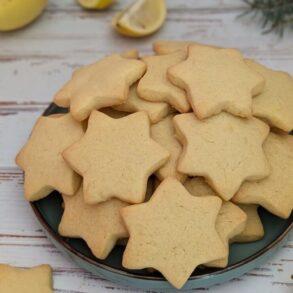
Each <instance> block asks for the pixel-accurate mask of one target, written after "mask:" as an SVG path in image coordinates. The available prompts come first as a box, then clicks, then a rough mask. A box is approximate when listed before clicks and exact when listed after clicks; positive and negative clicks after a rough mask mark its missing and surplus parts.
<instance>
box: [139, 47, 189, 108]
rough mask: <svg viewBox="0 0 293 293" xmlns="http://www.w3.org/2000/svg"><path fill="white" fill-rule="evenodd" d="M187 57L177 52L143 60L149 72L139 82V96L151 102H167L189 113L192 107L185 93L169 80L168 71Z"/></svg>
mask: <svg viewBox="0 0 293 293" xmlns="http://www.w3.org/2000/svg"><path fill="white" fill-rule="evenodd" d="M185 55H186V54H185V53H182V52H175V53H173V54H169V55H163V56H148V57H144V58H142V60H143V61H144V62H145V63H146V65H147V71H146V74H145V75H144V76H143V77H142V78H141V79H140V81H139V82H138V86H137V93H138V95H139V96H140V97H141V98H143V99H145V100H148V101H151V102H166V103H168V104H170V105H171V106H172V107H174V108H175V109H176V110H177V111H179V112H181V113H184V112H188V111H189V109H190V105H189V103H188V101H187V98H186V94H185V92H184V91H183V90H182V89H180V88H178V87H176V86H175V85H173V84H172V83H171V82H170V81H169V80H168V79H167V69H168V68H169V67H170V66H172V65H174V64H178V63H179V62H181V61H183V60H184V59H185V57H186V56H185Z"/></svg>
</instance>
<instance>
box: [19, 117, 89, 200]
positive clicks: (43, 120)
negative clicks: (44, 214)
mask: <svg viewBox="0 0 293 293" xmlns="http://www.w3.org/2000/svg"><path fill="white" fill-rule="evenodd" d="M83 134H84V130H83V127H82V124H80V123H79V122H77V121H75V120H74V119H73V118H72V117H71V115H70V114H65V115H61V114H59V115H51V116H47V117H44V116H42V117H40V118H39V119H38V121H37V122H36V124H35V126H34V128H33V130H32V133H31V136H30V138H29V140H28V142H27V143H26V144H25V146H24V147H23V148H22V149H21V151H20V152H19V154H18V155H17V157H16V164H17V165H18V166H19V167H20V168H21V169H22V170H23V171H24V173H25V178H24V195H25V198H26V199H27V200H29V201H34V200H38V199H41V198H44V197H46V196H47V195H48V194H50V193H51V192H52V191H53V190H55V189H56V190H58V191H59V192H61V193H65V194H68V195H72V194H74V193H75V192H76V190H77V189H78V187H79V185H80V182H81V178H80V176H79V175H78V174H76V173H75V172H74V171H73V170H72V169H71V168H70V166H69V165H68V164H67V163H66V162H65V161H64V159H63V157H62V155H61V153H62V152H63V151H64V150H65V149H66V148H67V147H69V146H70V145H71V144H73V143H74V142H76V141H78V140H79V139H80V138H81V137H82V136H83Z"/></svg>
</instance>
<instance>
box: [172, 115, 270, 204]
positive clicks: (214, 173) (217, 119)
mask: <svg viewBox="0 0 293 293" xmlns="http://www.w3.org/2000/svg"><path fill="white" fill-rule="evenodd" d="M174 126H175V129H176V133H177V136H178V139H179V140H180V141H181V143H182V144H183V147H184V148H183V152H182V155H181V156H180V158H179V160H178V165H177V169H178V171H179V172H181V173H184V174H187V175H190V176H203V177H205V179H206V180H207V181H208V183H209V184H210V185H211V186H212V187H213V188H214V189H215V190H216V191H217V193H218V194H219V195H220V196H221V197H222V198H223V199H225V200H229V199H231V198H232V197H233V195H234V194H235V193H236V192H237V190H238V189H239V187H240V185H241V184H242V182H243V181H245V180H259V179H262V178H264V177H266V176H268V174H269V171H270V170H269V165H268V162H267V160H266V157H265V155H264V152H263V148H262V144H263V142H264V140H265V138H266V137H267V135H268V133H269V127H268V126H267V125H266V124H265V123H264V122H262V121H261V120H258V119H256V118H251V119H243V118H239V117H236V116H233V115H231V114H228V113H224V112H223V113H221V114H218V115H216V116H213V117H211V118H209V119H206V120H199V119H198V118H196V116H195V115H193V113H187V114H180V115H176V116H175V117H174Z"/></svg>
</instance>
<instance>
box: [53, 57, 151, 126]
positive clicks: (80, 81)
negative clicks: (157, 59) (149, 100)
mask: <svg viewBox="0 0 293 293" xmlns="http://www.w3.org/2000/svg"><path fill="white" fill-rule="evenodd" d="M145 68H146V66H145V64H144V63H143V62H142V61H140V60H136V59H129V58H123V57H121V56H120V55H119V54H114V55H111V56H108V57H105V58H103V59H101V60H100V61H98V62H96V63H93V64H90V65H87V66H84V67H82V68H80V69H78V70H77V71H75V72H74V73H73V75H72V78H71V80H70V81H68V82H67V83H66V84H65V85H64V86H63V87H62V88H61V90H60V91H59V92H58V93H57V94H56V95H55V97H54V102H55V103H56V104H57V105H58V106H61V107H68V106H70V113H71V114H72V116H73V117H74V118H75V119H76V120H78V121H82V120H84V119H86V118H88V116H89V115H90V113H91V111H92V110H94V109H100V108H104V107H109V106H114V105H119V104H122V103H124V102H125V101H126V99H127V97H128V91H129V87H130V86H131V85H132V84H133V83H134V82H136V81H137V80H138V79H139V78H140V77H141V76H142V75H143V74H144V72H145ZM114 84H115V86H113V85H114Z"/></svg>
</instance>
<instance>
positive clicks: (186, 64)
mask: <svg viewBox="0 0 293 293" xmlns="http://www.w3.org/2000/svg"><path fill="white" fill-rule="evenodd" d="M168 78H169V79H170V80H171V82H172V83H173V84H174V85H176V86H179V87H181V88H182V89H185V90H186V92H187V97H188V99H189V102H190V104H191V106H192V108H193V110H194V112H195V114H196V116H197V117H198V118H200V119H203V118H207V117H210V116H212V115H215V114H218V113H220V112H221V111H227V112H230V113H232V114H234V115H237V116H241V117H249V116H251V115H252V96H254V95H256V94H259V93H260V92H261V90H262V88H263V86H264V79H263V77H262V76H261V75H260V74H258V73H257V72H255V71H253V70H252V69H251V68H249V67H248V65H247V64H246V63H245V61H244V60H243V57H242V55H241V53H240V52H239V51H237V50H235V49H218V48H212V47H209V46H198V45H190V46H189V47H188V57H187V59H186V60H185V61H183V62H181V63H179V64H177V65H174V66H172V67H170V68H169V69H168Z"/></svg>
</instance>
